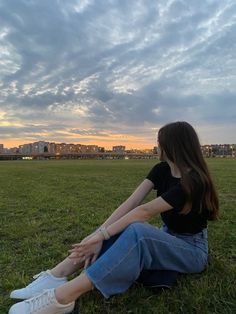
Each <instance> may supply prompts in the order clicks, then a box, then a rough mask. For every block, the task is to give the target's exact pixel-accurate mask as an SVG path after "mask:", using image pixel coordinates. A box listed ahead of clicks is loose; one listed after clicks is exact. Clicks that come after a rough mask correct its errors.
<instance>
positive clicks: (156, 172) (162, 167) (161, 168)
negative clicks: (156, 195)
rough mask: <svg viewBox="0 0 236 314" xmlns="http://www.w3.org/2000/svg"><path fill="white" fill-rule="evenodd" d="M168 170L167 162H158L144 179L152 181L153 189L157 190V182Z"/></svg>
mask: <svg viewBox="0 0 236 314" xmlns="http://www.w3.org/2000/svg"><path fill="white" fill-rule="evenodd" d="M167 171H168V164H167V163H166V162H159V163H158V164H156V165H155V166H154V167H153V168H152V169H151V170H150V172H149V173H148V175H147V176H146V179H148V180H150V181H152V183H153V184H154V190H158V185H159V183H160V182H161V181H162V180H163V178H164V177H165V176H166V172H167Z"/></svg>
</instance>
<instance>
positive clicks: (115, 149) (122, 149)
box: [112, 145, 125, 153]
mask: <svg viewBox="0 0 236 314" xmlns="http://www.w3.org/2000/svg"><path fill="white" fill-rule="evenodd" d="M112 151H113V152H116V153H124V152H125V146H121V145H120V146H113V147H112Z"/></svg>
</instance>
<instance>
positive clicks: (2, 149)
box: [0, 144, 4, 154]
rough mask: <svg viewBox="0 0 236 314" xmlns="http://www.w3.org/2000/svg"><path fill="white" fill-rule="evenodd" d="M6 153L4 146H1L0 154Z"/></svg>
mask: <svg viewBox="0 0 236 314" xmlns="http://www.w3.org/2000/svg"><path fill="white" fill-rule="evenodd" d="M2 153H4V145H3V144H0V154H2Z"/></svg>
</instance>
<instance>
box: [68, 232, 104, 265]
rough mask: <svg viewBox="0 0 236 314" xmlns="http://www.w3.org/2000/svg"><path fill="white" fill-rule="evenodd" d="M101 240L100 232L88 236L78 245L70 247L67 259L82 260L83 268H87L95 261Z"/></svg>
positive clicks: (100, 246)
mask: <svg viewBox="0 0 236 314" xmlns="http://www.w3.org/2000/svg"><path fill="white" fill-rule="evenodd" d="M103 240H104V238H103V235H102V234H101V233H100V232H97V233H94V234H92V235H89V236H88V237H86V238H85V239H83V240H82V241H81V242H80V243H77V244H73V245H72V249H71V250H70V251H69V252H70V253H71V254H70V255H69V258H72V259H79V260H83V261H84V262H85V263H84V268H87V267H88V266H89V265H90V264H92V263H93V262H95V260H96V259H97V257H98V255H99V253H100V251H101V248H102V243H103Z"/></svg>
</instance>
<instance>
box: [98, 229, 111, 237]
mask: <svg viewBox="0 0 236 314" xmlns="http://www.w3.org/2000/svg"><path fill="white" fill-rule="evenodd" d="M99 231H100V232H101V233H102V235H103V236H104V239H105V240H108V239H110V237H111V236H110V234H109V233H108V231H107V229H106V227H102V228H100V229H99Z"/></svg>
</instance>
